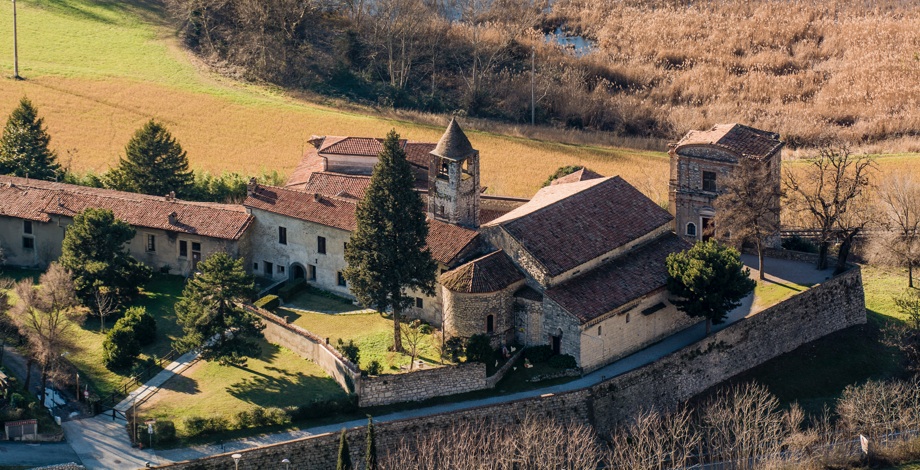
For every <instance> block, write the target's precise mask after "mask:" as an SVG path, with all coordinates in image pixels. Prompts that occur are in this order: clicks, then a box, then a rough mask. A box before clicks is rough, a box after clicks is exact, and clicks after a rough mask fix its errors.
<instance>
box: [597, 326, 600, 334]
mask: <svg viewBox="0 0 920 470" xmlns="http://www.w3.org/2000/svg"><path fill="white" fill-rule="evenodd" d="M597 335H598V336H600V335H601V327H600V325H598V327H597Z"/></svg>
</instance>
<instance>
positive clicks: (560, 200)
mask: <svg viewBox="0 0 920 470" xmlns="http://www.w3.org/2000/svg"><path fill="white" fill-rule="evenodd" d="M616 178H619V179H620V180H623V178H620V175H614V176H604V177H601V178H594V179H590V180H584V181H575V182H574V183H570V184H578V183H584V182H585V181H594V180H599V181H597V182H595V183H594V184H592V185H590V186H588V187H586V188H584V189H582V190H580V191H575V192H573V193H571V194H569V195H567V196H565V197H562V198H560V199H556V200H555V201H553V202H551V203H549V204H546V205H544V206H542V207H538V208H536V209H534V210H532V211H530V212H528V213H527V215H532V214H537V213H540V212H543V211H544V210H547V209H549V208H550V207H552V206H553V205H555V204H558V203H560V202H562V201H565V200H566V199H568V198H570V197H573V196H576V195H579V194H584V193H586V192H588V191H590V190H592V189H594V188H597V187H598V186H600V185H601V183H605V182H607V181H612V180H614V179H616ZM623 181H626V180H623ZM627 184H628V183H627ZM560 186H561V185H560ZM630 186H631V185H630ZM532 200H533V199H531V201H532ZM528 202H530V201H528ZM525 205H527V203H524V205H522V206H521V207H524V206H525ZM512 212H513V211H512ZM506 215H507V214H506ZM519 218H520V217H516V218H514V219H511V220H508V221H507V222H502V224H504V223H511V222H514V221H515V220H518V219H519ZM499 225H501V224H499Z"/></svg>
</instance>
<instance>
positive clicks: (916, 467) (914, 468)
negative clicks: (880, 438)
mask: <svg viewBox="0 0 920 470" xmlns="http://www.w3.org/2000/svg"><path fill="white" fill-rule="evenodd" d="M889 470H920V461H917V462H913V463H907V464H904V465H899V466H897V467H891V468H890V469H889Z"/></svg>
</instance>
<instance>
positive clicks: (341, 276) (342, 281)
mask: <svg viewBox="0 0 920 470" xmlns="http://www.w3.org/2000/svg"><path fill="white" fill-rule="evenodd" d="M336 277H338V282H339V285H340V286H342V287H345V286H346V284H347V283H346V282H345V276H343V275H342V271H339V272H337V273H336Z"/></svg>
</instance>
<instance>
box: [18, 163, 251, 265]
mask: <svg viewBox="0 0 920 470" xmlns="http://www.w3.org/2000/svg"><path fill="white" fill-rule="evenodd" d="M87 208H99V209H109V210H111V211H112V212H113V214H114V215H115V217H116V218H118V219H120V220H123V221H125V222H127V223H128V224H130V225H131V226H132V227H133V228H134V229H135V230H136V234H135V236H134V239H133V240H131V242H130V243H128V244H127V248H128V251H129V252H130V253H131V255H132V256H134V257H135V258H137V259H138V260H140V261H143V262H144V263H146V264H147V265H148V266H150V267H151V268H153V269H155V270H158V271H162V272H170V273H173V274H182V275H187V274H188V273H189V272H190V271H191V270H192V269H194V267H195V264H196V263H197V262H198V261H200V260H202V259H204V258H206V257H207V256H208V255H209V254H211V253H213V252H215V251H226V252H228V253H230V254H232V255H234V256H241V257H244V258H245V257H248V256H249V253H250V238H249V227H250V226H251V225H252V222H253V217H252V216H251V215H250V214H248V213H247V212H246V209H245V208H244V207H243V206H241V205H234V204H212V203H202V202H190V201H183V200H179V199H176V198H175V197H172V196H164V197H159V196H148V195H144V194H136V193H128V192H122V191H113V190H109V189H100V188H90V187H85V186H77V185H72V184H64V183H55V182H50V181H43V180H34V179H27V178H18V177H14V176H0V249H2V250H3V257H4V258H5V262H6V263H7V264H10V265H15V266H27V267H44V266H47V265H48V263H50V262H52V261H54V260H56V259H57V258H58V257H59V256H60V255H61V245H62V244H63V241H64V234H65V233H66V230H67V226H68V225H70V224H71V223H73V218H74V216H75V215H77V214H79V213H80V212H82V211H83V210H85V209H87Z"/></svg>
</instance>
